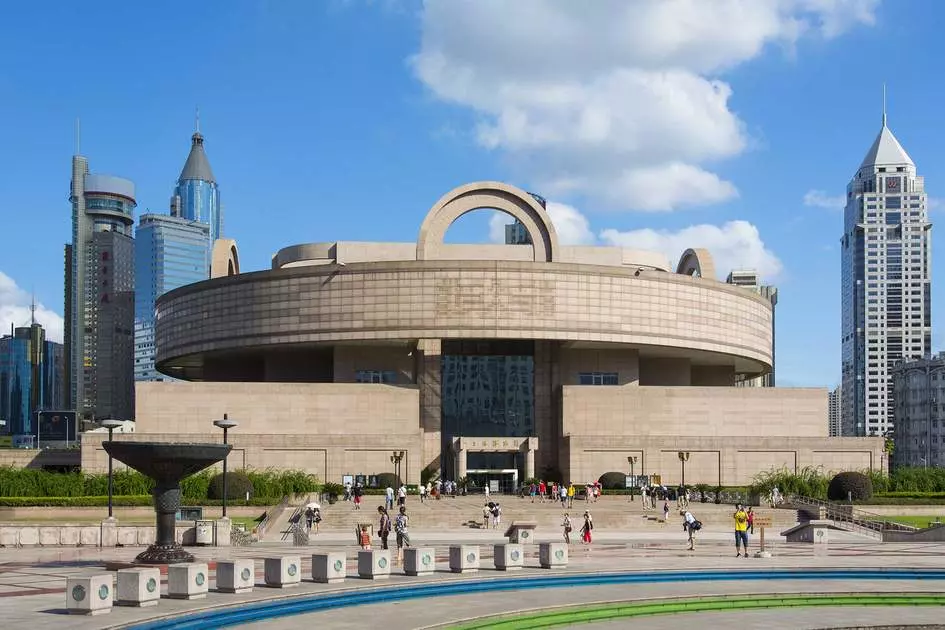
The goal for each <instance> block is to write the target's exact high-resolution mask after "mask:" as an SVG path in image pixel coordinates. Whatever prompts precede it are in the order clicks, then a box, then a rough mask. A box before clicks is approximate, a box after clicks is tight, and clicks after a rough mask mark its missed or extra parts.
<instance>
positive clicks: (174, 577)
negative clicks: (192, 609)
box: [167, 562, 210, 599]
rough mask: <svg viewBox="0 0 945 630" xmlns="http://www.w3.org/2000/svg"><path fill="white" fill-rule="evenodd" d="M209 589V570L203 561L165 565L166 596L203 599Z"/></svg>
mask: <svg viewBox="0 0 945 630" xmlns="http://www.w3.org/2000/svg"><path fill="white" fill-rule="evenodd" d="M209 590H210V571H209V568H208V567H207V564H206V563H204V562H188V563H185V564H171V565H168V567H167V596H168V597H170V598H171V599H203V598H204V597H206V596H207V592H208V591H209Z"/></svg>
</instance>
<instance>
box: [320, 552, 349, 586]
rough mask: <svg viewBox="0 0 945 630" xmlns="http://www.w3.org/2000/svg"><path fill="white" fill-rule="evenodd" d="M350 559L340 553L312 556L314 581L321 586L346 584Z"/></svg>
mask: <svg viewBox="0 0 945 630" xmlns="http://www.w3.org/2000/svg"><path fill="white" fill-rule="evenodd" d="M347 563H348V558H347V556H345V554H344V553H342V552H340V551H332V552H329V553H316V554H312V580H313V581H315V582H319V583H320V584H334V583H335V582H344V581H345V578H346V577H347V576H348V569H347Z"/></svg>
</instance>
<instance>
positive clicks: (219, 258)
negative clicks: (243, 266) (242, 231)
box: [210, 238, 240, 278]
mask: <svg viewBox="0 0 945 630" xmlns="http://www.w3.org/2000/svg"><path fill="white" fill-rule="evenodd" d="M239 273H240V255H239V251H237V249H236V241H234V240H232V239H224V238H219V239H217V240H215V241H214V242H213V252H212V253H211V256H210V277H211V278H222V277H224V276H238V275H239Z"/></svg>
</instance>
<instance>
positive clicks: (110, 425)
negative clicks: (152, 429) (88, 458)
mask: <svg viewBox="0 0 945 630" xmlns="http://www.w3.org/2000/svg"><path fill="white" fill-rule="evenodd" d="M102 426H103V427H105V428H106V429H108V441H109V442H111V441H112V431H114V430H115V429H117V428H118V427H120V426H121V420H114V419H112V418H109V419H107V420H102ZM112 491H113V485H112V454H111V453H109V454H108V518H110V519H111V518H114V517H113V516H112Z"/></svg>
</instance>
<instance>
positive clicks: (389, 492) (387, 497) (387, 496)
mask: <svg viewBox="0 0 945 630" xmlns="http://www.w3.org/2000/svg"><path fill="white" fill-rule="evenodd" d="M384 501H385V504H386V507H387V509H388V510H393V509H394V489H393V488H391V487H390V486H387V489H386V490H384Z"/></svg>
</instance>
